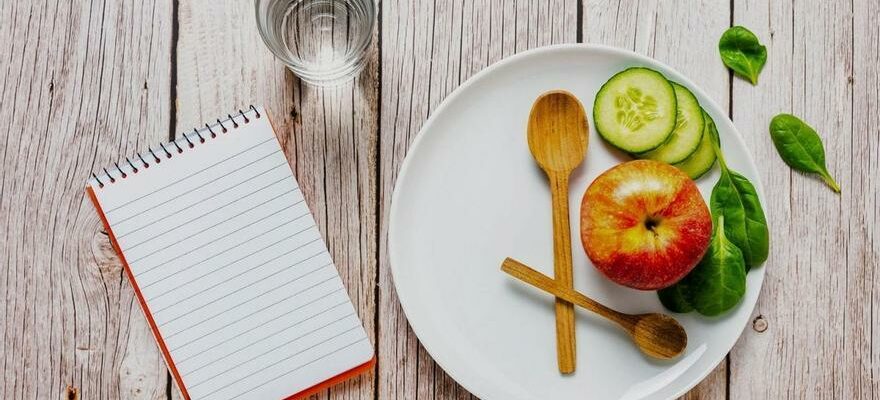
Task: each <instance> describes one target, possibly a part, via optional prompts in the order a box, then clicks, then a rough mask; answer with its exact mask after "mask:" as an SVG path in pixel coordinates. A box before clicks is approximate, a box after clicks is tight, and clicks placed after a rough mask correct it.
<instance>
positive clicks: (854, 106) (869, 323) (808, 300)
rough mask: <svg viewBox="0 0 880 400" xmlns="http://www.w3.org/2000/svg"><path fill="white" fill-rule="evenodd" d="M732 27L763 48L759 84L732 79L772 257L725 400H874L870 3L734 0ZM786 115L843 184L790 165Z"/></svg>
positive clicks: (874, 29)
mask: <svg viewBox="0 0 880 400" xmlns="http://www.w3.org/2000/svg"><path fill="white" fill-rule="evenodd" d="M733 17H734V18H733V22H734V23H735V24H740V25H744V26H746V27H748V28H749V29H751V30H752V31H753V32H755V34H756V35H757V36H758V37H759V38H760V39H761V40H762V41H763V43H764V44H765V45H766V46H767V48H768V53H769V56H768V61H767V65H766V66H765V67H764V71H763V72H762V73H761V76H760V83H759V84H758V86H756V87H752V86H751V85H749V84H747V83H745V82H744V81H742V80H740V79H735V80H734V82H733V84H734V85H733V119H734V122H735V123H736V124H737V126H738V127H739V129H740V132H742V133H743V135H744V136H745V137H746V141H747V144H748V145H749V148H750V149H751V150H752V151H753V152H754V154H755V156H756V157H755V158H756V160H757V162H758V165H759V167H760V168H759V170H760V171H761V173H762V179H763V181H764V184H765V189H766V192H767V198H768V199H770V201H769V202H768V203H769V204H766V205H765V207H767V208H768V212H769V214H770V220H769V222H770V232H771V234H772V241H771V253H770V259H769V260H768V262H767V264H766V266H765V268H767V279H766V280H765V283H764V290H763V292H762V294H761V297H760V300H759V302H758V309H757V313H759V314H761V315H762V316H763V319H764V320H766V322H767V326H768V327H767V330H766V331H765V332H764V333H762V334H758V333H756V332H755V331H753V330H747V331H746V332H745V334H744V335H743V337H742V338H741V339H740V343H739V345H738V346H737V347H736V348H735V349H734V351H733V352H732V353H731V375H730V397H731V398H788V397H796V398H804V399H819V398H822V399H825V398H840V399H870V398H875V397H876V395H877V394H878V393H880V390H878V388H880V386H878V378H877V377H878V376H880V375H878V372H880V363H878V349H877V343H878V339H880V336H878V330H877V328H876V327H877V326H878V325H877V321H878V319H877V318H875V317H876V316H877V310H878V309H880V307H878V305H880V296H878V290H880V284H878V282H880V281H878V277H877V268H878V265H880V256H878V254H880V252H878V242H877V237H878V233H880V230H878V229H880V228H878V225H877V220H878V209H877V206H878V204H877V197H878V190H877V179H876V177H877V176H878V172H880V171H878V158H880V149H878V116H877V102H878V94H877V93H878V69H877V63H878V56H880V52H878V40H880V31H878V21H880V7H878V4H877V2H876V1H854V2H838V1H835V2H826V1H818V0H816V1H773V2H770V3H769V4H768V3H767V2H764V1H735V2H734V13H733ZM781 112H788V113H793V114H795V115H798V116H799V117H801V118H802V119H803V120H804V121H806V122H807V123H809V124H810V125H812V126H813V127H814V128H815V129H816V130H817V132H819V134H820V136H821V137H822V138H823V141H824V143H825V152H826V158H827V163H828V169H829V170H830V171H831V173H832V174H833V175H834V176H835V177H836V178H837V181H838V182H839V183H840V185H841V187H842V188H843V193H842V194H840V195H837V194H834V193H833V192H832V191H831V190H829V189H828V188H827V187H825V186H824V185H823V184H822V183H821V182H820V181H819V180H817V179H815V178H814V177H811V176H807V175H804V174H801V173H798V172H794V171H792V170H790V169H789V168H788V167H787V166H786V165H785V164H784V163H783V162H782V160H781V159H780V158H779V156H778V155H777V154H776V150H775V149H774V147H773V145H772V144H771V140H770V137H769V134H768V125H769V122H770V119H771V118H772V117H773V116H774V115H776V114H777V113H781Z"/></svg>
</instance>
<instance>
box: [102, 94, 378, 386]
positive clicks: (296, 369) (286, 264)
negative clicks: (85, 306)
mask: <svg viewBox="0 0 880 400" xmlns="http://www.w3.org/2000/svg"><path fill="white" fill-rule="evenodd" d="M258 113H259V114H260V117H257V114H258ZM245 119H247V120H248V122H247V123H245ZM234 125H238V127H237V128H236V127H234ZM223 127H225V128H226V130H227V132H225V133H224V132H223ZM212 132H213V135H214V136H216V137H212ZM190 143H192V145H190ZM169 155H170V157H169ZM157 159H158V160H159V162H156V160H157ZM147 165H148V166H147ZM135 169H137V172H135ZM123 174H124V176H125V177H124V178H123ZM111 178H112V182H111ZM89 187H90V190H91V192H92V193H93V194H94V197H93V199H94V200H95V202H96V206H97V207H98V208H99V212H101V213H103V217H104V219H105V222H106V224H108V225H109V227H108V229H109V231H110V233H111V238H113V239H114V240H115V244H116V246H117V248H118V250H119V251H121V254H122V257H123V261H124V262H125V264H127V267H126V268H127V271H128V273H129V274H130V277H131V278H132V284H133V285H134V288H135V291H136V292H137V293H138V296H139V298H140V300H141V303H142V306H143V308H144V311H145V313H146V314H147V316H148V320H149V322H150V324H151V326H152V328H153V330H154V334H155V335H156V337H157V341H158V342H159V345H160V347H161V348H162V351H163V353H164V354H165V358H166V362H167V363H168V364H169V368H170V369H171V371H172V373H173V374H174V375H175V378H176V380H178V383H179V384H180V385H181V386H182V389H183V390H182V391H183V392H185V393H186V394H187V395H188V396H189V398H191V399H212V400H215V399H282V398H286V397H289V396H291V395H294V394H297V393H299V392H301V391H303V390H305V389H307V388H310V387H313V386H314V385H316V384H319V383H321V382H324V381H327V380H328V379H331V378H333V377H336V376H338V375H340V374H342V373H345V372H346V371H350V370H352V369H354V368H356V367H359V366H363V365H364V364H367V363H369V362H371V361H372V359H373V348H372V345H371V344H370V342H369V339H368V337H367V335H366V332H365V331H364V328H363V325H362V323H361V321H360V320H359V319H358V316H357V314H356V312H355V309H354V306H353V305H352V303H351V300H350V299H349V297H348V294H347V292H346V290H345V288H344V287H343V284H342V280H341V279H340V277H339V273H338V272H337V270H336V266H335V265H334V264H333V260H331V257H330V254H329V252H328V251H327V247H326V245H325V243H324V241H323V240H322V238H321V234H320V232H319V230H318V228H317V227H316V226H315V220H314V218H313V217H312V215H311V213H310V212H309V208H308V205H307V204H306V203H305V201H304V199H303V195H302V193H301V191H300V189H299V185H298V184H297V182H296V180H295V179H294V177H293V174H292V172H291V169H290V166H289V164H288V163H287V160H286V159H285V157H284V153H283V152H282V150H281V146H280V145H279V143H278V140H277V139H276V137H275V133H274V132H273V131H272V127H271V125H270V124H269V121H268V118H267V117H266V115H265V112H264V111H263V110H262V109H252V110H250V111H249V112H246V113H242V114H236V115H235V116H233V119H232V120H225V121H223V122H222V126H221V125H218V124H215V125H212V126H211V127H210V130H209V129H208V128H207V127H206V128H203V129H201V130H198V131H192V132H190V133H189V134H187V135H186V137H182V138H181V139H179V140H177V141H176V142H172V143H171V144H170V145H169V144H166V145H164V148H163V147H157V148H152V149H150V151H147V152H146V153H144V152H141V153H140V154H139V155H137V156H136V159H131V158H129V159H128V160H124V161H123V162H122V163H119V165H118V166H117V165H114V166H113V167H112V168H108V169H107V171H106V172H105V171H103V170H102V174H100V175H97V176H96V177H94V178H93V179H91V180H90V181H89Z"/></svg>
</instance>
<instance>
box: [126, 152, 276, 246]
mask: <svg viewBox="0 0 880 400" xmlns="http://www.w3.org/2000/svg"><path fill="white" fill-rule="evenodd" d="M286 165H287V163H283V164H279V165H276V166H274V167H272V168H269V169H267V170H265V171H263V172H260V173H259V174H257V175H252V176H249V177H248V178H247V179H245V180H243V181H241V182H238V183H236V184H233V185H230V186H228V187H226V188H225V189H223V190H221V191H219V192H217V193H214V194H212V195H210V196H208V197H204V198H200V199H197V200H196V201H194V202H192V203H190V204H188V205H185V206H175V207H174V208H171V209H172V210H174V209H176V211H174V212H172V213H171V214H168V215H165V216H163V217H161V218H157V219H153V220H150V221H148V222H146V223H145V224H143V225H141V226H140V227H137V228H135V229H131V230H128V231H126V232H125V233H123V234H121V235H118V236H116V239H117V240H118V239H121V238H123V237H125V236H128V235H130V234H132V233H135V232H138V231H140V230H142V229H144V228H147V227H149V226H151V225H155V224H157V223H159V222H161V221H164V220H165V219H166V218H170V217H172V216H175V215H177V214H179V213H182V212H184V211H186V210H189V209H190V208H192V207H195V206H198V205H199V204H203V203H204V202H205V201H208V200H211V199H213V198H215V197H217V196H219V195H221V194H223V193H226V192H228V191H229V190H232V189H237V188H238V187H239V186H238V185H241V184H243V183H245V182H250V181H251V180H254V179H256V178H259V177H261V176H263V175H265V174H267V173H269V172H272V171H275V170H277V169H278V168H279V167H283V166H286ZM285 179H290V177H289V176H283V177H281V179H279V180H277V181H275V182H272V183H271V184H270V185H272V184H275V183H278V182H281V181H283V180H285ZM178 198H180V196H175V197H172V198H171V199H169V200H168V201H171V200H177V199H178ZM142 213H143V212H139V213H137V214H134V215H132V216H131V217H129V218H126V220H128V219H131V218H133V217H136V216H139V215H141V214H142ZM122 222H123V221H119V222H118V223H117V225H118V224H121V223H122Z"/></svg>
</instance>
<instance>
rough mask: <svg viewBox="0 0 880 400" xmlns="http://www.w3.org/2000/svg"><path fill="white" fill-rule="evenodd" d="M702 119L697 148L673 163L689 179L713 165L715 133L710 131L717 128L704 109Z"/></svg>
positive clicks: (707, 170) (701, 173)
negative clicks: (700, 136)
mask: <svg viewBox="0 0 880 400" xmlns="http://www.w3.org/2000/svg"><path fill="white" fill-rule="evenodd" d="M703 121H705V122H704V124H703V138H702V139H700V145H699V146H698V147H697V150H696V151H694V153H693V154H691V155H690V156H688V158H686V159H685V160H684V161H682V162H680V163H678V164H673V165H674V166H675V167H678V169H680V170H682V171H684V173H686V174H688V176H690V177H691V179H697V178H699V177H701V176H703V174H705V173H706V172H709V170H711V169H712V166H713V165H715V149H713V148H712V137H714V136H715V135H714V134H712V133H711V132H712V131H713V130H716V129H717V128H716V127H715V121H712V117H710V116H709V114H706V112H705V111H703Z"/></svg>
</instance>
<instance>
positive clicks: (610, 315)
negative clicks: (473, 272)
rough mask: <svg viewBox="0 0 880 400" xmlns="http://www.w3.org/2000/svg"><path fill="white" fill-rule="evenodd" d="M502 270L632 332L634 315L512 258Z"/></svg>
mask: <svg viewBox="0 0 880 400" xmlns="http://www.w3.org/2000/svg"><path fill="white" fill-rule="evenodd" d="M501 270H502V271H504V272H506V273H507V274H509V275H510V276H513V277H514V278H517V279H519V280H521V281H523V282H525V283H528V284H529V285H532V286H534V287H536V288H538V289H541V290H543V291H545V292H547V293H550V294H552V295H554V296H556V298H561V299H564V300H567V301H569V302H571V303H574V304H576V305H579V306H581V307H583V308H585V309H587V310H590V311H592V312H594V313H596V314H599V315H601V316H602V317H605V318H607V319H609V320H611V321H614V322H616V323H618V324H619V325H621V326H622V327H623V328H624V329H626V330H631V329H632V326H633V325H634V322H635V321H636V320H637V318H636V317H635V316H633V315H629V314H624V313H621V312H619V311H615V310H612V309H610V308H608V307H606V306H604V305H602V304H601V303H599V302H597V301H595V300H593V299H591V298H589V297H587V296H584V295H583V294H581V293H580V292H578V291H576V290H574V289H570V288H566V287H563V286H560V285H559V283H558V282H557V281H555V280H553V279H552V278H550V277H549V276H547V275H544V274H542V273H540V272H538V271H536V270H534V269H532V268H531V267H529V266H528V265H525V264H523V263H521V262H519V261H517V260H514V259H512V258H510V257H508V258H505V259H504V262H502V263H501Z"/></svg>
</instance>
